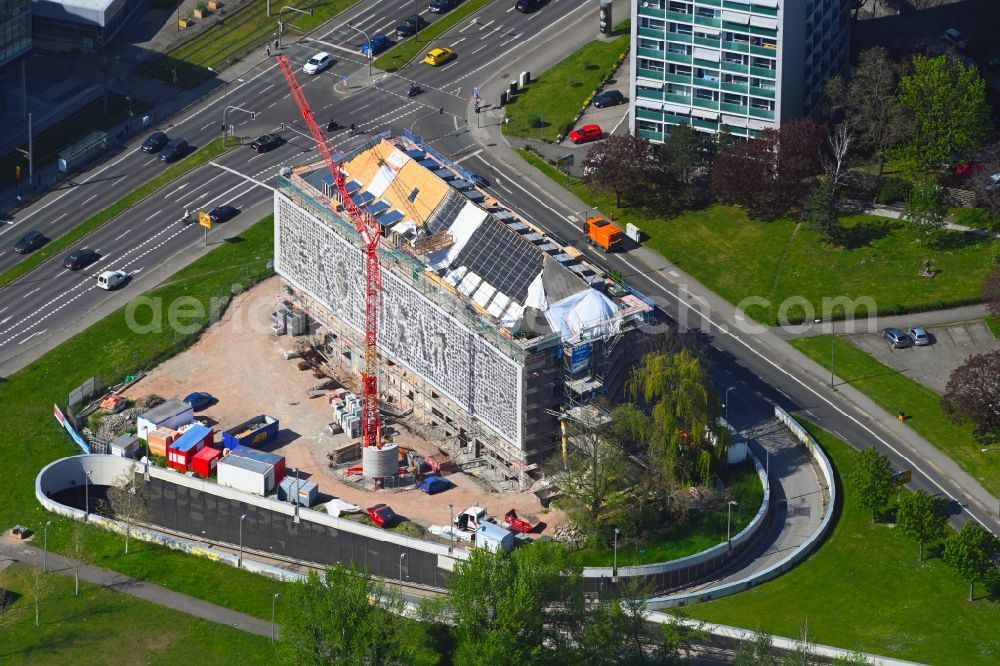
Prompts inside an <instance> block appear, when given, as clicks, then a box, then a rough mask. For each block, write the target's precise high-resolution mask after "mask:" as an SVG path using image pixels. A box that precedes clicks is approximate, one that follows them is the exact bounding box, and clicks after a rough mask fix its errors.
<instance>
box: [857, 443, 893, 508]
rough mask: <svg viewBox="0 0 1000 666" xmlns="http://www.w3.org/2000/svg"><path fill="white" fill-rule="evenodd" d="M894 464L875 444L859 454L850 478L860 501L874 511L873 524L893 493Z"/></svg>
mask: <svg viewBox="0 0 1000 666" xmlns="http://www.w3.org/2000/svg"><path fill="white" fill-rule="evenodd" d="M892 476H893V474H892V466H891V465H890V464H889V456H887V455H884V454H881V453H879V452H878V449H876V448H875V447H874V446H870V447H868V448H867V449H864V450H863V451H861V452H860V453H859V454H858V457H857V459H856V462H855V465H854V469H853V470H851V474H850V480H851V485H852V486H853V489H854V491H855V492H856V493H857V496H858V503H859V504H861V506H863V507H864V508H866V509H868V510H869V511H871V512H872V524H873V525H874V524H875V516H876V515H877V514H878V511H879V509H881V508H882V507H884V506H885V505H886V503H887V502H888V501H889V497H890V496H891V495H892V489H893V484H892Z"/></svg>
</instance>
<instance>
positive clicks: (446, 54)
mask: <svg viewBox="0 0 1000 666" xmlns="http://www.w3.org/2000/svg"><path fill="white" fill-rule="evenodd" d="M454 55H455V53H454V51H452V50H451V49H446V48H440V49H431V50H430V51H428V52H427V55H425V56H424V62H426V63H427V64H428V65H430V66H431V67H437V66H438V65H441V64H444V63H446V62H448V61H449V60H451V58H452V56H454Z"/></svg>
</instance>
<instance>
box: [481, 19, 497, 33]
mask: <svg viewBox="0 0 1000 666" xmlns="http://www.w3.org/2000/svg"><path fill="white" fill-rule="evenodd" d="M496 22H497V20H496V19H492V20H491V21H490V22H489V23H483V24H482V25H480V27H479V32H482V31H483V30H486V28H488V27H490V26H491V25H493V24H494V23H496Z"/></svg>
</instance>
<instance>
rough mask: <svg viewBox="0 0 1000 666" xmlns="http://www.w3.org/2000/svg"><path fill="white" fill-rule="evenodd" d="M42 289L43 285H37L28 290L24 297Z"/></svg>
mask: <svg viewBox="0 0 1000 666" xmlns="http://www.w3.org/2000/svg"><path fill="white" fill-rule="evenodd" d="M41 290H42V288H41V287H35V288H34V289H32V290H31V291H29V292H28V293H27V294H24V295H23V296H22V298H24V297H26V296H31V295H32V294H33V293H35V292H36V291H41Z"/></svg>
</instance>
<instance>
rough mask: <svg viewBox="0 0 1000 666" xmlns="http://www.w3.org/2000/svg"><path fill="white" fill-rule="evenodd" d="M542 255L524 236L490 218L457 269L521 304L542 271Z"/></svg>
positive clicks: (464, 250) (457, 261)
mask: <svg viewBox="0 0 1000 666" xmlns="http://www.w3.org/2000/svg"><path fill="white" fill-rule="evenodd" d="M542 256H543V255H542V254H541V253H540V252H539V251H538V249H537V248H536V247H535V246H533V245H532V244H531V243H529V242H527V241H525V240H524V239H523V238H522V237H521V236H518V235H517V234H515V233H511V232H510V230H509V229H507V227H506V226H505V225H503V224H502V223H500V222H498V221H497V220H495V219H492V218H487V219H486V220H485V221H484V222H483V224H481V225H479V228H477V229H476V231H475V232H473V234H472V237H471V238H469V241H468V242H467V243H466V244H465V247H463V248H462V251H461V252H459V254H458V256H457V257H455V261H453V262H452V265H453V266H468V268H469V271H470V272H474V273H476V274H477V275H480V276H482V278H483V280H484V281H486V282H488V283H489V284H490V285H492V286H493V287H495V288H496V289H497V290H498V291H502V292H503V293H505V294H507V295H508V296H510V297H511V298H513V299H514V300H516V301H518V302H519V303H523V302H524V299H525V297H526V296H527V295H528V287H529V286H531V283H532V281H534V279H535V278H536V277H538V274H539V273H540V272H541V270H542Z"/></svg>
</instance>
